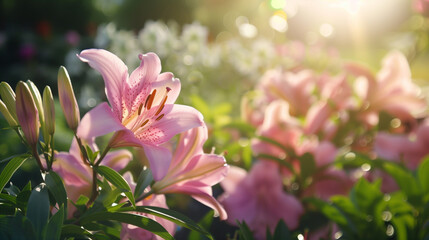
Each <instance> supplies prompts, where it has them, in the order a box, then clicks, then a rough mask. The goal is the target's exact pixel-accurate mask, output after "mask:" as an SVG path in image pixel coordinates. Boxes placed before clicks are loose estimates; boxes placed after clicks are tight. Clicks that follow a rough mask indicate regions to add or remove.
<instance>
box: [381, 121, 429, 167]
mask: <svg viewBox="0 0 429 240" xmlns="http://www.w3.org/2000/svg"><path fill="white" fill-rule="evenodd" d="M428 136H429V119H426V120H425V121H424V122H423V123H421V124H420V125H419V126H418V127H417V129H416V130H415V131H414V132H412V133H410V134H408V135H398V134H389V133H383V132H381V133H378V134H377V136H376V137H375V143H374V149H375V152H376V153H377V155H378V156H379V157H381V158H384V159H387V160H391V161H395V162H402V163H404V164H405V166H407V167H408V168H410V169H416V168H417V167H418V166H419V164H420V163H421V161H422V160H423V158H424V157H425V156H427V155H429V149H428V147H427V146H428V144H429V137H428Z"/></svg>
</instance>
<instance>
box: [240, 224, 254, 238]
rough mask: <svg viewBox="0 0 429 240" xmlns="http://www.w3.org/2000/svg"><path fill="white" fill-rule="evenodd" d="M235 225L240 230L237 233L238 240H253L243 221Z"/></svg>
mask: <svg viewBox="0 0 429 240" xmlns="http://www.w3.org/2000/svg"><path fill="white" fill-rule="evenodd" d="M237 225H238V227H239V228H240V231H239V235H240V239H243V240H254V239H255V238H254V237H253V234H252V231H250V228H249V227H248V226H247V224H246V222H245V221H243V222H239V221H238V220H237Z"/></svg>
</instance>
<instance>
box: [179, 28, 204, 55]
mask: <svg viewBox="0 0 429 240" xmlns="http://www.w3.org/2000/svg"><path fill="white" fill-rule="evenodd" d="M208 34H209V31H208V29H207V28H206V27H204V26H202V25H201V24H200V23H198V22H194V23H192V24H186V25H185V26H183V31H182V35H181V37H180V40H181V42H182V44H183V45H184V48H185V49H186V51H187V52H188V53H189V54H190V55H194V56H197V55H199V54H201V53H202V52H203V51H204V50H205V48H206V47H207V38H208Z"/></svg>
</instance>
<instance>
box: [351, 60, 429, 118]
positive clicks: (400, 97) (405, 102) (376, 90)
mask: <svg viewBox="0 0 429 240" xmlns="http://www.w3.org/2000/svg"><path fill="white" fill-rule="evenodd" d="M346 68H347V70H348V71H349V72H350V73H352V74H354V75H356V76H358V78H357V79H356V82H355V92H356V95H357V96H358V97H359V98H360V100H361V107H360V108H361V116H360V117H361V118H362V120H363V121H364V122H365V123H366V124H367V125H369V126H374V125H376V124H377V123H378V113H379V112H380V111H385V112H387V113H389V114H391V115H393V116H394V117H397V118H399V119H401V120H402V121H410V122H412V123H415V118H416V117H417V118H418V117H422V116H424V111H425V109H426V102H425V101H424V99H423V98H422V97H421V96H420V89H419V87H418V86H417V85H415V84H414V83H413V82H412V79H411V71H410V67H409V65H408V62H407V59H406V58H405V56H404V55H403V54H402V53H400V52H391V53H389V54H388V55H387V56H386V57H385V58H384V59H383V66H382V69H381V70H380V71H379V72H378V74H377V76H374V75H373V74H372V73H371V72H370V71H369V70H368V69H366V68H364V67H362V66H359V65H354V64H350V65H348V66H346Z"/></svg>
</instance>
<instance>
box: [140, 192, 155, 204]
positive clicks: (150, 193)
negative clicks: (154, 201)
mask: <svg viewBox="0 0 429 240" xmlns="http://www.w3.org/2000/svg"><path fill="white" fill-rule="evenodd" d="M154 193H155V192H154V191H153V190H152V189H151V190H150V191H149V192H147V193H145V194H143V195H141V196H140V197H139V198H137V199H136V203H137V202H139V201H141V200H143V199H145V198H147V197H149V196H150V195H152V194H154Z"/></svg>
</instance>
